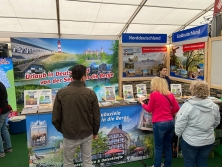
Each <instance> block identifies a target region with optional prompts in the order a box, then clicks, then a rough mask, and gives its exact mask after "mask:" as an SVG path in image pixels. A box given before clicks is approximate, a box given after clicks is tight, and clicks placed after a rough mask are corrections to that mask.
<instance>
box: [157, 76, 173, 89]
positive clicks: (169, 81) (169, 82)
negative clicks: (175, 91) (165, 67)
mask: <svg viewBox="0 0 222 167" xmlns="http://www.w3.org/2000/svg"><path fill="white" fill-rule="evenodd" d="M158 77H160V75H158ZM161 78H164V79H166V81H167V84H168V88H169V91H171V88H170V84H171V80H170V78H169V77H168V76H165V77H161Z"/></svg>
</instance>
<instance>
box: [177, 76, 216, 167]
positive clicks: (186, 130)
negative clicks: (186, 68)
mask: <svg viewBox="0 0 222 167" xmlns="http://www.w3.org/2000/svg"><path fill="white" fill-rule="evenodd" d="M190 90H191V95H192V96H193V97H192V98H191V99H188V100H187V101H186V102H185V103H184V104H183V105H182V107H181V108H180V110H179V112H178V114H177V116H176V123H175V133H176V135H177V136H178V137H181V140H180V143H181V149H182V153H183V158H184V164H185V167H193V166H197V167H207V166H208V165H207V159H208V155H209V153H210V151H211V150H212V148H213V145H214V142H215V136H214V128H216V127H217V126H218V125H219V123H220V112H219V107H218V106H217V105H216V104H215V103H214V102H213V101H212V100H211V99H209V98H208V96H209V86H208V84H207V83H206V82H204V81H199V80H198V81H193V82H192V83H191V85H190Z"/></svg>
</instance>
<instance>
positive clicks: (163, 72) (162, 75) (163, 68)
mask: <svg viewBox="0 0 222 167" xmlns="http://www.w3.org/2000/svg"><path fill="white" fill-rule="evenodd" d="M158 72H159V73H158V77H160V78H164V79H165V80H166V81H167V84H168V89H169V90H171V88H170V84H171V80H170V78H169V77H168V76H167V67H166V66H160V68H159V71H158Z"/></svg>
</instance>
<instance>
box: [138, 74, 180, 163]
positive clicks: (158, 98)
mask: <svg viewBox="0 0 222 167" xmlns="http://www.w3.org/2000/svg"><path fill="white" fill-rule="evenodd" d="M151 91H152V93H151V94H150V100H149V103H148V104H144V103H143V101H142V100H143V99H142V98H140V103H141V105H142V107H143V108H144V109H145V110H146V111H147V112H149V113H152V122H153V134H154V154H155V162H154V167H161V162H162V151H164V155H165V161H164V167H170V165H171V163H172V139H173V133H174V118H173V116H174V115H175V114H176V113H177V111H178V110H179V105H178V103H177V101H176V99H175V97H174V95H173V94H172V93H171V92H170V91H169V89H168V84H167V82H166V80H165V79H163V78H160V77H154V78H153V79H152V80H151Z"/></svg>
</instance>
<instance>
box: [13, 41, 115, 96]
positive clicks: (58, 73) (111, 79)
mask: <svg viewBox="0 0 222 167" xmlns="http://www.w3.org/2000/svg"><path fill="white" fill-rule="evenodd" d="M11 42H12V56H13V62H14V71H15V87H16V95H17V97H18V98H17V100H23V97H22V96H21V94H22V92H23V91H24V90H35V89H60V88H63V87H65V86H67V85H68V84H69V83H70V82H71V81H72V79H71V77H70V76H71V68H72V67H73V66H74V65H76V64H83V65H85V66H86V67H87V81H86V86H87V87H92V88H93V90H94V91H95V92H96V94H97V96H98V99H99V100H102V97H103V96H104V95H105V94H104V88H103V87H104V86H115V91H116V94H118V75H117V74H118V71H117V69H118V46H119V45H118V41H113V40H79V39H78V40H77V39H56V38H55V39H52V38H11Z"/></svg>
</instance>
